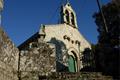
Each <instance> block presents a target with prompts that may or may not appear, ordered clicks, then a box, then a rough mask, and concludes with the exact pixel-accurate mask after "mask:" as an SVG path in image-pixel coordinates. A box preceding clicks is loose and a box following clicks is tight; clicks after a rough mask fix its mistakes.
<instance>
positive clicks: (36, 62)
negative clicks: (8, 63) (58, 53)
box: [20, 42, 56, 80]
mask: <svg viewBox="0 0 120 80" xmlns="http://www.w3.org/2000/svg"><path fill="white" fill-rule="evenodd" d="M32 45H33V46H31V48H29V49H28V50H21V52H20V78H21V79H22V80H38V79H37V78H38V75H48V74H50V73H51V72H55V71H56V58H55V56H54V55H55V51H54V50H55V49H54V48H51V45H50V44H48V43H44V42H43V43H37V42H34V43H33V44H32ZM38 72H39V74H38Z"/></svg>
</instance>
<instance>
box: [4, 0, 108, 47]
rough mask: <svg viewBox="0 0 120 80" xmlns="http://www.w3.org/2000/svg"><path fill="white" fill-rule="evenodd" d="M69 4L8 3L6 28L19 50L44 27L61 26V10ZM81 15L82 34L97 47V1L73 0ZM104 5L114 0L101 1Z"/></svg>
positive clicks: (51, 0) (53, 0)
mask: <svg viewBox="0 0 120 80" xmlns="http://www.w3.org/2000/svg"><path fill="white" fill-rule="evenodd" d="M65 1H66V0H4V10H3V12H2V27H3V29H4V30H5V32H6V33H7V35H8V36H9V37H10V39H11V40H12V41H13V43H14V44H15V45H16V46H19V45H20V44H21V43H23V42H24V41H25V40H27V39H28V38H29V37H30V36H32V35H33V34H34V33H35V32H37V31H39V28H40V25H41V24H57V23H58V21H59V19H60V16H59V14H60V6H61V5H62V3H64V2H65ZM69 2H70V4H71V5H72V7H73V9H74V11H75V12H76V15H77V23H78V27H79V31H80V33H81V34H82V35H83V36H84V37H85V38H86V39H87V40H88V41H89V42H90V43H93V44H96V43H97V36H98V32H97V26H96V24H95V22H94V20H95V19H94V18H93V17H92V16H93V14H94V13H95V12H98V6H97V3H96V0H69ZM100 2H101V3H102V4H106V3H108V2H110V0H100Z"/></svg>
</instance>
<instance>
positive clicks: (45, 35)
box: [18, 2, 91, 72]
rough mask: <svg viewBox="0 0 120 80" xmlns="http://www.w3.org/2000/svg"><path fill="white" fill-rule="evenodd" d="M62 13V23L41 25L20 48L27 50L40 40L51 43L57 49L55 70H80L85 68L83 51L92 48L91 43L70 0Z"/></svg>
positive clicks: (62, 8)
mask: <svg viewBox="0 0 120 80" xmlns="http://www.w3.org/2000/svg"><path fill="white" fill-rule="evenodd" d="M60 15H61V23H60V24H53V25H41V27H40V30H39V31H38V32H37V33H35V34H34V35H33V36H32V37H31V38H29V39H28V40H26V41H25V42H24V43H22V44H21V45H20V46H19V47H18V48H19V50H20V51H25V50H27V49H30V48H32V47H33V46H35V44H37V43H39V42H45V43H49V44H50V45H52V47H53V48H54V49H55V53H54V54H53V56H54V58H55V59H56V69H55V71H57V72H61V71H69V72H79V71H80V70H81V69H82V68H83V62H82V56H83V54H82V53H83V51H84V50H85V49H86V48H89V49H91V45H90V43H89V42H88V41H87V40H86V39H85V38H84V37H83V36H82V34H81V33H80V32H79V30H78V25H77V19H76V18H77V17H76V13H75V11H74V10H73V9H72V6H71V5H70V3H69V2H67V3H66V4H65V5H62V6H61V12H60Z"/></svg>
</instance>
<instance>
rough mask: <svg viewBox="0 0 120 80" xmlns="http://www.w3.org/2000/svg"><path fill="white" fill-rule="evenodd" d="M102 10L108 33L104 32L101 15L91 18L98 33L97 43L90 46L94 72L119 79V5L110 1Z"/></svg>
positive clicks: (96, 14) (97, 14)
mask: <svg viewBox="0 0 120 80" xmlns="http://www.w3.org/2000/svg"><path fill="white" fill-rule="evenodd" d="M116 1H117V0H116ZM118 2H119V1H118ZM102 10H103V14H104V16H105V19H106V23H107V28H108V32H106V30H105V27H104V23H103V20H102V17H101V13H100V12H97V13H95V14H94V16H93V17H94V18H95V23H96V25H97V27H98V32H99V37H98V43H97V45H93V46H92V52H93V53H94V57H95V63H96V70H97V71H101V72H103V74H106V75H111V76H113V77H114V78H115V79H119V78H120V77H119V65H120V63H119V57H120V53H119V52H120V46H119V45H120V42H119V41H120V3H116V2H114V1H112V2H110V3H108V4H107V5H103V6H102Z"/></svg>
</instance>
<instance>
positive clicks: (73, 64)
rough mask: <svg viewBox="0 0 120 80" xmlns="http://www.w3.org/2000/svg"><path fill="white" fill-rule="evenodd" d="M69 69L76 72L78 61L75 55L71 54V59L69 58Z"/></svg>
mask: <svg viewBox="0 0 120 80" xmlns="http://www.w3.org/2000/svg"><path fill="white" fill-rule="evenodd" d="M68 65H69V66H68V69H69V72H76V61H75V59H74V57H73V56H71V55H70V56H69V59H68Z"/></svg>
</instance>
